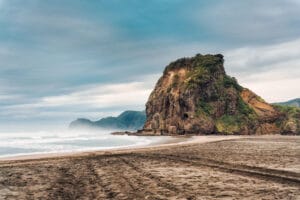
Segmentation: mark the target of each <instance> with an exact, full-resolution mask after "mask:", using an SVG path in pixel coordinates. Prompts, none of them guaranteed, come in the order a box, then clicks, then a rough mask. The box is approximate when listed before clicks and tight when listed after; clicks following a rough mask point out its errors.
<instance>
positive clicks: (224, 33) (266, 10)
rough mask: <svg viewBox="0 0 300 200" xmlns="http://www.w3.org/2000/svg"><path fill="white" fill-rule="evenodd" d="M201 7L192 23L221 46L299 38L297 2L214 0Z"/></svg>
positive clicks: (299, 16)
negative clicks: (207, 33)
mask: <svg viewBox="0 0 300 200" xmlns="http://www.w3.org/2000/svg"><path fill="white" fill-rule="evenodd" d="M200 4H201V3H200ZM202 7H204V8H205V9H201V12H194V14H193V15H191V18H192V19H191V20H192V21H194V22H195V23H196V24H198V25H200V26H201V27H202V28H203V29H204V30H205V31H209V32H210V33H211V34H212V37H214V38H215V39H216V40H217V41H218V42H222V43H224V44H231V45H235V46H239V45H240V44H244V45H245V44H248V45H249V44H263V43H265V44H270V43H274V42H282V41H287V40H292V39H295V37H298V36H299V32H300V26H299V24H300V13H299V9H300V4H299V1H294V0H286V1H281V0H264V1H253V0H243V1H235V0H217V1H213V2H212V3H210V4H207V5H205V6H202Z"/></svg>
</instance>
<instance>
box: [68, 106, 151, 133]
mask: <svg viewBox="0 0 300 200" xmlns="http://www.w3.org/2000/svg"><path fill="white" fill-rule="evenodd" d="M145 121H146V114H145V111H125V112H123V113H121V114H120V115H119V116H117V117H106V118H102V119H100V120H98V121H91V120H89V119H84V118H79V119H77V120H75V121H73V122H71V123H70V125H69V127H70V128H71V129H76V128H105V129H121V130H138V129H141V128H142V127H143V125H144V123H145Z"/></svg>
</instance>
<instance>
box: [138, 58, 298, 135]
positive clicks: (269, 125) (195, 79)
mask: <svg viewBox="0 0 300 200" xmlns="http://www.w3.org/2000/svg"><path fill="white" fill-rule="evenodd" d="M146 115H147V119H146V122H145V125H144V127H143V129H142V130H140V131H138V134H145V135H152V134H153V135H181V134H242V135H250V134H259V135H261V134H299V133H300V120H299V119H300V110H299V109H298V108H295V109H294V108H293V113H292V114H291V113H290V112H289V110H288V109H286V108H282V107H280V106H275V105H271V104H269V103H267V102H265V101H264V100H263V99H262V98H261V97H259V96H258V95H256V94H255V93H254V92H252V91H251V90H249V89H247V88H244V87H242V86H241V85H239V83H238V82H237V80H236V79H235V78H234V77H230V76H229V75H227V74H226V72H225V69H224V58H223V55H221V54H217V55H201V54H197V55H196V56H194V57H191V58H181V59H178V60H176V61H175V62H172V63H170V64H169V65H168V66H167V67H166V68H165V70H164V72H163V75H162V77H161V78H160V79H159V80H158V82H157V84H156V86H155V88H154V90H153V91H152V93H151V95H150V97H149V99H148V102H147V104H146Z"/></svg>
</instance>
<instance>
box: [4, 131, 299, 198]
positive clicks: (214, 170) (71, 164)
mask: <svg viewBox="0 0 300 200" xmlns="http://www.w3.org/2000/svg"><path fill="white" fill-rule="evenodd" d="M205 138H206V139H205ZM208 138H209V139H208ZM224 138H225V140H224ZM203 139H204V141H207V142H201V136H199V137H197V138H196V139H195V140H194V142H187V143H181V144H177V145H174V144H172V145H161V146H157V147H148V148H140V149H127V150H117V151H116V150H115V151H105V152H103V151H102V152H91V153H84V154H76V155H68V156H60V157H51V158H40V159H31V160H30V159H27V160H9V161H1V162H0V199H299V198H300V160H299V155H300V137H299V136H277V135H275V136H252V137H250V136H248V137H236V138H226V137H224V136H203Z"/></svg>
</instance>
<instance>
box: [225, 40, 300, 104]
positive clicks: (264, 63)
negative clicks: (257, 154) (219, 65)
mask: <svg viewBox="0 0 300 200" xmlns="http://www.w3.org/2000/svg"><path fill="white" fill-rule="evenodd" d="M299 46H300V39H296V40H292V41H289V42H283V43H279V44H274V45H263V46H252V47H251V46H249V47H243V48H238V49H234V50H230V51H228V52H226V53H225V59H226V61H225V66H226V69H227V71H228V73H229V74H231V75H233V76H235V77H237V78H238V80H239V81H240V82H241V83H242V84H243V85H245V86H246V87H248V88H250V89H253V90H254V91H255V92H257V93H259V94H260V95H262V97H264V98H266V100H268V101H270V102H278V101H286V100H289V99H292V98H295V97H298V96H299V94H300V88H299V87H298V85H300V57H299V56H300V49H299Z"/></svg>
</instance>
